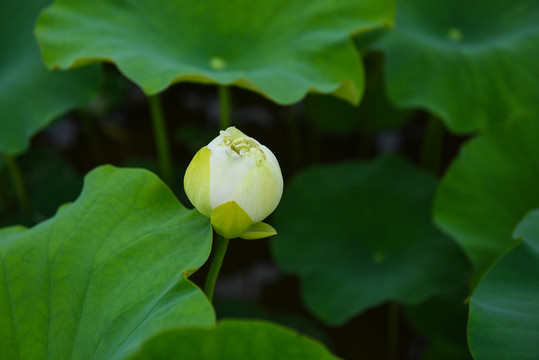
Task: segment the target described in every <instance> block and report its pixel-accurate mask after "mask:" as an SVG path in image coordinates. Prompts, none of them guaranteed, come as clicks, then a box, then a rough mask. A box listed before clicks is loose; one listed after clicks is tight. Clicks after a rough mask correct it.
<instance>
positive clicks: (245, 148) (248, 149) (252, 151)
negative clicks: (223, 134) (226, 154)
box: [224, 138, 266, 161]
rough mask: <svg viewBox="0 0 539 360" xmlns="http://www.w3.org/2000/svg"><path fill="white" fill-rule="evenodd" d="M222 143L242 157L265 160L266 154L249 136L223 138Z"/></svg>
mask: <svg viewBox="0 0 539 360" xmlns="http://www.w3.org/2000/svg"><path fill="white" fill-rule="evenodd" d="M224 144H225V145H227V146H229V147H230V149H231V150H233V151H234V152H236V153H237V154H238V155H239V156H241V157H242V158H245V157H247V158H251V159H253V160H256V161H262V160H266V154H264V152H263V151H262V150H261V149H260V148H259V147H258V144H257V143H256V142H255V141H254V140H253V139H251V138H237V139H230V138H225V140H224Z"/></svg>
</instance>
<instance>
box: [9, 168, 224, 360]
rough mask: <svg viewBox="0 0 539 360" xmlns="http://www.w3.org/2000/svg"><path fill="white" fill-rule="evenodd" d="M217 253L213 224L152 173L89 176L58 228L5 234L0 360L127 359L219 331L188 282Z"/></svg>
mask: <svg viewBox="0 0 539 360" xmlns="http://www.w3.org/2000/svg"><path fill="white" fill-rule="evenodd" d="M210 247H211V227H210V225H209V221H208V219H207V218H205V217H203V216H201V215H200V214H199V213H198V212H196V211H189V210H186V209H185V208H184V207H183V206H181V204H180V203H179V202H178V201H177V200H176V198H175V197H174V196H173V194H172V193H171V192H170V190H169V189H168V187H166V185H164V184H163V183H162V182H161V181H160V180H159V179H158V178H157V177H156V176H155V175H153V174H152V173H149V172H147V171H145V170H135V169H116V168H113V167H111V166H104V167H100V168H98V169H96V170H94V171H92V172H91V173H90V174H89V175H88V176H87V177H86V181H85V186H84V189H83V191H82V194H81V195H80V197H79V198H78V200H77V201H76V202H74V203H73V204H71V205H69V206H67V207H65V206H64V207H62V208H61V210H59V212H58V213H57V214H56V216H54V217H53V218H52V219H50V220H48V221H45V222H43V223H41V224H39V225H37V226H35V227H34V228H31V229H28V230H26V229H24V228H22V227H10V228H5V229H2V230H0V258H1V260H2V267H1V268H0V279H1V280H0V334H1V335H0V358H2V359H37V358H40V359H42V358H47V359H54V360H62V359H92V358H94V359H121V358H123V357H124V356H126V355H128V354H130V353H131V352H133V351H135V350H136V349H137V347H138V346H139V345H140V344H141V342H143V341H144V340H145V339H146V338H148V337H149V336H152V335H153V334H155V333H157V332H160V331H162V330H166V329H169V328H171V327H174V328H176V327H178V326H187V325H197V326H211V325H213V324H214V321H215V319H214V313H213V310H212V308H211V305H210V303H209V302H208V301H207V300H206V297H205V296H204V294H203V293H202V292H201V291H200V290H199V289H198V288H197V287H196V286H194V285H193V284H191V283H190V282H189V281H188V280H187V279H186V277H185V275H184V274H185V272H187V271H192V270H193V269H197V268H198V267H200V266H201V265H202V264H203V263H204V262H205V260H206V259H207V257H208V254H209V252H210Z"/></svg>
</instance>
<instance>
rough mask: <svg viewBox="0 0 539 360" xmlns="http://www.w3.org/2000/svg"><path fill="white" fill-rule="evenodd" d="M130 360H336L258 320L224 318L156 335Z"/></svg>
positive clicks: (291, 333) (316, 346)
mask: <svg viewBox="0 0 539 360" xmlns="http://www.w3.org/2000/svg"><path fill="white" fill-rule="evenodd" d="M131 359H132V360H135V359H136V360H144V359H148V360H160V359H163V360H168V359H185V360H237V359H260V360H265V359H267V360H274V359H290V360H293V359H309V360H311V359H313V360H322V359H328V360H329V359H337V357H335V356H333V355H332V354H330V353H329V351H328V350H327V349H326V348H325V347H324V346H323V345H322V344H320V343H318V342H316V341H314V340H312V339H310V338H308V337H306V336H303V335H300V334H299V333H298V332H296V331H294V330H291V329H287V328H285V327H282V326H279V325H276V324H272V323H270V322H264V321H260V320H224V321H221V322H219V324H218V325H217V327H215V328H212V329H201V328H184V329H178V330H173V331H168V332H166V333H163V334H159V335H157V336H155V337H154V338H152V339H150V340H149V341H148V342H146V343H145V344H144V346H143V347H142V349H141V350H140V351H139V352H138V353H137V354H136V355H135V356H133V357H132V358H131Z"/></svg>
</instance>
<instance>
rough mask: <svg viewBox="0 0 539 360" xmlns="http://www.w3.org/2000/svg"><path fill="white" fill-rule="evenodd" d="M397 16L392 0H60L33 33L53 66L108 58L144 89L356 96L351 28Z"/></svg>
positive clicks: (358, 85) (275, 96)
mask: <svg viewBox="0 0 539 360" xmlns="http://www.w3.org/2000/svg"><path fill="white" fill-rule="evenodd" d="M393 15H394V4H393V2H392V1H391V0H383V1H376V0H366V1H359V2H358V1H355V0H331V1H328V0H314V1H313V0H310V1H307V0H302V1H285V0H279V1H276V0H265V1H256V2H253V1H247V0H232V1H223V0H212V1H199V2H196V3H193V2H192V1H188V0H182V1H175V0H159V1H154V0H124V1H121V2H118V1H100V2H88V1H84V0H77V1H72V0H67V1H66V0H57V1H55V2H54V3H53V5H52V6H51V7H49V8H48V9H47V10H45V11H44V12H43V13H42V15H41V17H40V19H39V22H38V26H37V36H38V39H39V42H40V46H41V49H42V51H43V57H44V59H45V62H46V63H47V65H48V66H49V67H59V68H63V69H65V68H69V67H73V66H78V65H80V64H85V63H89V62H94V61H98V60H105V61H111V62H114V63H115V64H116V65H117V66H118V68H119V69H120V71H122V72H123V73H124V74H125V75H126V76H127V77H128V78H130V79H132V80H133V81H134V82H135V83H137V84H138V85H139V86H140V87H141V88H142V89H143V90H144V91H145V92H146V93H147V94H155V93H158V92H160V91H162V90H164V89H165V88H167V87H168V86H169V85H170V84H171V83H175V82H179V81H195V82H201V83H218V84H233V85H237V86H240V87H243V88H246V89H249V90H252V91H255V92H257V93H260V94H262V95H264V96H266V97H268V98H270V99H272V100H274V101H276V102H278V103H281V104H290V103H294V102H296V101H298V100H300V99H301V98H302V97H303V96H305V94H306V93H307V92H308V91H317V92H322V93H332V94H335V95H336V96H338V97H341V98H343V99H346V100H348V101H350V102H352V103H357V102H358V101H359V99H360V97H361V94H362V91H363V68H362V64H361V59H360V57H359V55H358V53H357V51H356V50H355V48H354V45H353V42H352V40H351V39H350V35H351V34H352V33H355V32H359V31H366V30H369V29H371V28H376V27H381V26H387V25H388V24H391V22H392V20H393Z"/></svg>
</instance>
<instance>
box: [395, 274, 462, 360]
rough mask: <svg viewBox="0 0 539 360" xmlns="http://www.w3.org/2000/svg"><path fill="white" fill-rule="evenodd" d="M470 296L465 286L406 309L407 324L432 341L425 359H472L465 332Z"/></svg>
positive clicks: (423, 358) (423, 359)
mask: <svg viewBox="0 0 539 360" xmlns="http://www.w3.org/2000/svg"><path fill="white" fill-rule="evenodd" d="M463 283H464V282H463ZM467 296H468V291H467V289H466V288H465V287H463V288H461V289H459V291H457V292H455V293H453V294H449V295H443V296H438V297H435V298H432V299H430V300H428V301H426V302H424V303H422V304H419V305H415V306H411V307H408V308H406V309H405V314H406V319H407V320H408V323H409V324H410V325H411V326H412V327H413V328H414V329H416V331H417V332H418V333H419V334H421V335H422V337H424V338H425V339H428V340H429V347H428V348H427V349H426V351H425V353H424V355H423V357H422V358H421V359H422V360H444V359H448V360H449V359H460V360H465V359H471V354H470V351H469V350H468V344H467V341H466V333H465V332H464V331H463V329H465V328H466V322H467V320H468V304H467V303H466V298H467Z"/></svg>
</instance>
